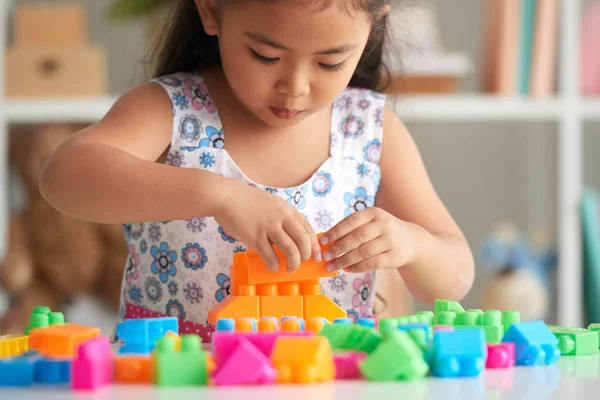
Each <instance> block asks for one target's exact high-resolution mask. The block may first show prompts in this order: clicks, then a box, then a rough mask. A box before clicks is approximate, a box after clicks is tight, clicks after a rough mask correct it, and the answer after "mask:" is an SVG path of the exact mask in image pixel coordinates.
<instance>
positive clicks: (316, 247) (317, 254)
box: [302, 217, 321, 262]
mask: <svg viewBox="0 0 600 400" xmlns="http://www.w3.org/2000/svg"><path fill="white" fill-rule="evenodd" d="M302 225H303V226H304V229H305V230H306V232H307V233H308V239H309V243H310V251H311V256H312V258H313V260H315V261H316V262H321V245H320V244H319V239H318V238H317V233H316V232H315V230H314V229H313V227H312V225H311V224H310V222H308V220H307V219H306V218H304V217H302Z"/></svg>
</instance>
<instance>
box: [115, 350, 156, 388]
mask: <svg viewBox="0 0 600 400" xmlns="http://www.w3.org/2000/svg"><path fill="white" fill-rule="evenodd" d="M151 367H152V365H151V362H150V357H149V356H146V355H125V356H117V357H116V358H115V382H118V383H128V384H133V383H140V384H142V383H143V384H149V383H151V382H152V368H151Z"/></svg>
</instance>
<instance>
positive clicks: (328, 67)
mask: <svg viewBox="0 0 600 400" xmlns="http://www.w3.org/2000/svg"><path fill="white" fill-rule="evenodd" d="M345 64H346V61H342V62H341V63H339V64H319V65H320V66H321V68H323V69H325V70H327V71H339V70H341V69H343V68H344V65H345Z"/></svg>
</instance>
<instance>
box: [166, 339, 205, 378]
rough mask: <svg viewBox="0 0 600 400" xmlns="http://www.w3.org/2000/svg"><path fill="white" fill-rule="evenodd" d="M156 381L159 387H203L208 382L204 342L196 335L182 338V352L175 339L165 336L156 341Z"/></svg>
mask: <svg viewBox="0 0 600 400" xmlns="http://www.w3.org/2000/svg"><path fill="white" fill-rule="evenodd" d="M154 357H155V363H154V380H155V383H156V384H157V385H159V386H201V385H206V384H207V381H208V371H207V367H206V354H205V353H204V351H202V340H201V339H200V336H198V335H195V334H186V335H182V336H181V351H177V350H176V349H175V338H173V337H170V336H163V337H161V338H159V339H158V340H157V341H156V349H155V352H154Z"/></svg>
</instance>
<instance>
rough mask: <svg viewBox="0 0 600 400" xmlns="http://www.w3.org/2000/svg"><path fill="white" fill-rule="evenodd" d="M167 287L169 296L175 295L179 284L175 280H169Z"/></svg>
mask: <svg viewBox="0 0 600 400" xmlns="http://www.w3.org/2000/svg"><path fill="white" fill-rule="evenodd" d="M167 288H168V289H169V294H170V295H171V296H177V292H179V285H178V284H177V282H175V281H170V282H169V284H168V285H167Z"/></svg>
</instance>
